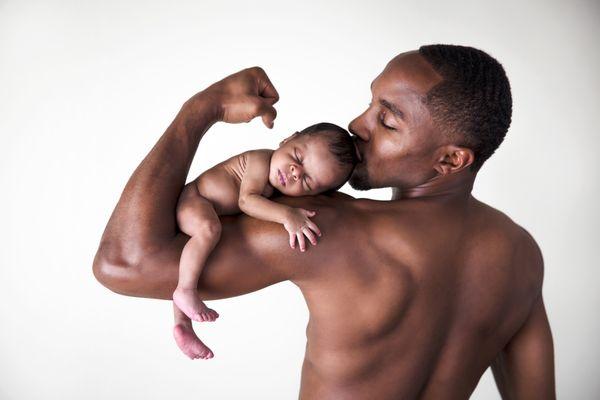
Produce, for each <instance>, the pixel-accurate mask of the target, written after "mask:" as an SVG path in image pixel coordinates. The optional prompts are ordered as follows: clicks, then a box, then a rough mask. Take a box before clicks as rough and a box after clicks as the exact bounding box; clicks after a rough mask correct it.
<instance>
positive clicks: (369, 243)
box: [94, 52, 555, 400]
mask: <svg viewBox="0 0 600 400" xmlns="http://www.w3.org/2000/svg"><path fill="white" fill-rule="evenodd" d="M439 80H440V77H439V76H438V75H437V74H436V73H435V71H434V70H433V69H432V68H431V67H430V66H429V64H427V62H426V61H425V60H424V59H422V58H421V57H420V56H419V55H418V54H417V53H414V52H412V53H405V54H401V55H399V56H398V57H396V58H394V59H393V60H392V61H391V62H390V63H389V64H388V66H387V67H386V69H385V70H384V71H383V72H382V73H381V74H380V75H379V76H378V77H377V78H376V79H375V81H374V82H373V85H372V91H373V99H372V101H371V104H370V105H369V108H368V109H367V110H366V111H365V112H364V113H363V114H361V115H360V116H359V117H357V118H356V119H355V120H354V121H352V123H351V124H350V130H351V132H352V133H354V134H355V135H357V138H358V140H357V148H358V150H359V153H360V155H361V156H362V162H361V164H359V166H358V167H357V169H356V170H355V173H354V174H353V176H352V178H351V182H352V184H353V185H355V186H356V187H360V186H362V187H384V186H388V187H393V188H394V198H393V199H392V200H391V201H373V200H366V199H353V198H351V197H349V196H346V195H342V194H335V195H332V196H323V195H321V196H310V197H297V198H289V197H280V198H277V199H275V200H276V201H279V202H281V203H282V204H287V205H290V206H294V207H303V208H306V209H311V210H312V209H314V210H316V211H317V215H316V216H315V218H314V219H315V221H316V223H317V224H318V225H319V227H320V228H321V230H322V232H323V238H322V240H320V243H319V245H318V246H316V247H311V248H310V249H309V250H308V251H307V252H305V253H299V252H295V251H292V250H290V249H289V247H287V246H286V240H287V237H286V235H285V232H284V230H283V229H281V227H280V226H279V225H277V224H274V223H270V222H265V221H261V220H258V219H254V218H251V217H248V216H245V215H240V216H230V217H224V218H222V219H221V222H222V227H223V228H222V234H221V239H220V242H219V244H218V245H217V246H216V247H215V249H214V251H213V252H212V253H211V256H210V257H209V259H208V260H207V264H206V267H205V269H204V272H203V274H202V277H201V279H200V282H199V285H198V292H199V294H200V296H201V297H202V298H205V299H218V298H226V297H233V296H237V295H241V294H243V293H248V292H252V291H255V290H259V289H261V288H264V287H266V286H269V285H272V284H275V283H277V282H281V281H284V280H290V281H292V282H293V283H294V284H296V285H297V286H298V287H299V288H300V290H301V291H302V293H303V295H304V298H305V300H306V303H307V306H308V309H309V312H310V319H309V323H308V327H307V345H306V354H305V359H304V363H303V366H302V380H301V389H300V394H299V397H300V398H301V399H336V400H337V399H413V398H420V399H440V398H444V399H465V398H468V397H469V395H470V394H471V392H472V391H473V390H474V388H475V386H476V385H477V382H478V381H479V379H480V377H481V375H482V374H483V372H484V371H485V369H486V368H487V367H488V366H490V365H492V368H493V372H494V375H495V378H496V382H497V384H498V388H499V391H500V393H501V394H502V396H503V397H504V398H507V399H530V398H535V399H552V398H554V397H555V395H554V365H553V345H552V336H551V333H550V328H549V325H548V320H547V318H546V313H545V309H544V304H543V300H542V293H541V288H542V278H543V261H542V256H541V253H540V251H539V249H538V247H537V245H536V243H535V241H534V240H533V238H532V237H531V236H530V235H529V234H528V233H527V232H526V231H525V230H524V229H522V228H521V227H519V226H518V225H517V224H515V223H514V222H513V221H512V220H510V219H509V218H508V217H507V216H506V215H504V214H502V213H501V212H499V211H497V210H495V209H493V208H491V207H489V206H487V205H485V204H483V203H481V202H480V201H478V200H476V199H475V198H474V197H473V196H472V195H471V188H472V185H473V182H474V179H475V173H474V172H472V171H471V170H470V169H469V168H468V166H469V165H470V164H471V163H472V162H473V153H472V151H470V150H469V149H466V148H462V147H460V146H457V145H455V144H453V142H452V141H451V140H450V139H449V138H447V137H446V136H445V135H443V134H442V133H441V132H439V131H438V130H437V129H436V127H434V125H433V122H432V120H431V117H430V115H429V113H428V111H427V109H426V107H424V106H423V103H422V102H421V101H420V99H421V96H423V95H424V94H425V93H426V92H427V91H428V90H429V89H430V88H431V87H433V86H434V85H435V84H436V83H437V82H439ZM277 99H278V95H277V92H276V91H275V89H274V88H273V86H272V85H271V83H270V82H269V80H268V78H267V77H266V75H265V74H264V72H263V71H262V70H260V69H249V70H245V71H241V72H239V73H238V74H234V75H232V76H230V77H228V78H226V79H224V80H223V81H220V82H217V83H216V84H214V85H212V86H211V87H209V88H207V89H206V90H204V91H203V92H200V93H198V94H197V95H196V96H194V97H193V98H192V99H190V101H188V102H187V103H186V104H185V105H184V106H183V107H182V110H181V111H180V113H179V114H178V116H177V117H176V118H175V121H174V122H173V123H172V124H171V126H170V127H169V128H168V129H167V131H166V132H165V134H164V135H163V136H162V137H161V139H160V140H159V141H158V143H157V144H156V146H155V147H154V148H153V149H152V151H151V152H150V153H149V154H148V156H147V157H146V159H145V160H144V161H143V162H142V164H141V165H140V166H139V167H138V169H137V170H136V171H135V172H134V174H133V175H132V177H131V179H130V181H129V182H128V184H127V186H126V187H125V190H124V192H123V195H122V197H121V199H120V201H119V203H118V204H117V207H116V209H115V211H114V213H113V215H112V217H111V219H110V221H109V223H108V226H107V228H106V231H105V233H104V236H103V238H102V241H101V243H100V247H99V250H98V253H97V255H96V258H95V262H94V273H95V275H96V277H97V279H98V280H99V281H100V282H102V283H103V284H104V285H105V286H107V287H108V288H110V289H111V290H113V291H115V292H117V293H122V294H126V295H130V296H143V297H153V298H164V299H168V298H169V297H170V295H171V293H172V291H173V289H174V288H175V286H176V284H177V269H178V260H179V255H180V254H181V249H182V248H183V245H184V244H185V242H186V241H187V239H188V237H187V236H186V235H184V234H182V233H180V232H178V230H177V227H176V223H175V218H174V210H175V206H176V201H177V197H178V195H179V192H180V191H181V188H182V187H183V184H184V182H185V178H186V175H187V171H188V169H189V165H190V163H191V160H192V158H193V155H194V152H195V150H196V148H197V146H198V144H199V141H200V139H201V138H202V136H203V135H204V133H205V132H206V130H207V129H208V128H209V127H210V126H211V125H212V124H213V123H214V122H215V121H225V122H232V123H236V122H243V121H248V120H250V119H251V118H253V117H255V116H262V118H263V121H264V122H265V124H266V125H267V126H272V122H273V120H274V118H275V111H274V109H273V104H274V103H275V102H276V101H277ZM382 100H385V101H382ZM389 103H392V104H396V105H397V106H398V107H401V108H402V110H403V113H402V116H401V117H400V116H399V115H395V114H394V113H392V111H391V108H390V107H389ZM390 128H391V129H390ZM167 159H168V160H170V163H169V165H165V163H164V160H167ZM157 179H158V180H159V181H160V182H161V184H156V181H157ZM140 214H141V215H143V216H144V218H139V215H140ZM240 257H244V263H238V262H236V261H237V260H238V259H239V258H240Z"/></svg>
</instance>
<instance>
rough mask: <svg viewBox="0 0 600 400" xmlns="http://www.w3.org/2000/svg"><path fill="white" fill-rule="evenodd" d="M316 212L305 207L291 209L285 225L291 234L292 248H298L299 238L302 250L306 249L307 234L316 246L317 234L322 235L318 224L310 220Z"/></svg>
mask: <svg viewBox="0 0 600 400" xmlns="http://www.w3.org/2000/svg"><path fill="white" fill-rule="evenodd" d="M315 214H316V212H315V211H308V210H305V209H303V208H292V209H290V211H289V213H288V215H287V216H286V218H285V222H284V223H283V226H284V227H285V230H287V231H288V233H289V235H290V247H291V248H292V249H295V248H296V239H298V244H299V245H300V251H304V250H306V244H305V241H304V236H306V237H307V238H308V240H309V241H310V242H311V243H312V244H313V245H315V246H316V244H317V238H316V236H315V234H317V235H318V236H321V231H320V230H319V228H318V227H317V225H315V223H314V222H312V221H311V220H310V217H314V216H315Z"/></svg>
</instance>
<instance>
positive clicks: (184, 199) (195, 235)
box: [173, 182, 221, 359]
mask: <svg viewBox="0 0 600 400" xmlns="http://www.w3.org/2000/svg"><path fill="white" fill-rule="evenodd" d="M177 224H178V225H179V228H180V229H181V230H182V231H183V232H184V233H186V234H187V235H189V236H190V239H189V241H188V242H187V243H186V245H185V247H184V248H183V251H182V253H181V259H180V262H179V282H178V284H177V289H176V290H175V292H174V293H173V303H174V305H173V311H174V314H175V328H174V331H173V334H174V336H175V340H176V341H177V344H178V345H179V347H180V348H181V350H182V351H183V352H184V353H185V354H186V355H187V356H188V357H190V358H192V359H194V358H212V356H213V354H212V351H211V350H210V349H209V348H208V347H206V346H205V345H204V344H203V343H202V342H201V341H200V339H198V338H197V336H196V335H195V333H194V331H193V328H192V324H191V321H190V319H192V320H194V321H199V322H203V321H214V320H215V319H216V318H217V317H218V316H219V314H217V312H216V311H214V310H212V309H210V308H208V307H207V306H206V305H205V304H204V302H202V300H201V299H200V298H199V296H198V292H197V290H196V289H197V287H198V279H199V278H200V275H201V274H202V269H203V268H204V264H205V263H206V260H207V258H208V256H209V255H210V252H211V251H212V250H213V249H214V247H215V246H216V244H217V243H218V242H219V239H220V237H221V223H220V221H219V217H218V216H217V213H216V211H215V208H214V207H213V205H212V203H211V202H210V201H208V200H207V199H206V198H205V197H203V196H201V195H200V192H199V191H198V189H197V186H196V183H195V182H191V183H189V184H187V185H186V186H185V187H184V189H183V191H182V193H181V196H180V198H179V203H178V205H177Z"/></svg>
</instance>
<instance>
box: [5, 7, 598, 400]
mask: <svg viewBox="0 0 600 400" xmlns="http://www.w3.org/2000/svg"><path fill="white" fill-rule="evenodd" d="M206 3H208V2H205V3H203V2H188V3H182V4H178V5H175V4H174V2H149V1H140V2H126V1H97V2H91V1H75V0H74V1H69V2H67V1H63V2H61V1H47V2H28V1H21V2H17V1H0V143H1V149H2V155H1V156H0V188H1V193H2V195H1V196H0V221H1V226H2V229H1V231H0V243H1V246H2V247H1V251H0V264H1V268H0V285H1V290H0V321H1V322H0V324H1V325H0V399H170V398H174V397H175V396H176V395H178V396H179V395H186V396H195V397H198V398H206V399H237V398H247V399H294V398H296V397H297V393H298V389H299V382H300V367H301V363H302V357H303V354H304V345H305V339H306V337H305V325H306V322H307V318H308V312H307V309H306V306H305V304H304V301H303V298H302V296H301V294H300V292H299V290H298V289H297V288H296V287H295V286H294V285H292V284H291V283H289V282H286V283H281V284H279V285H275V286H272V287H270V288H267V289H265V290H262V291H259V292H257V293H253V294H249V295H245V296H241V297H238V298H234V299H227V300H221V301H214V302H211V303H209V304H210V305H211V306H212V307H214V308H215V309H216V310H217V311H218V312H219V313H220V315H221V317H220V318H219V320H218V322H216V323H214V324H202V325H199V326H198V325H197V326H198V327H199V329H198V331H199V333H200V336H201V337H202V338H203V339H204V340H205V341H206V343H207V344H208V345H209V346H210V347H211V348H212V349H213V351H214V352H215V358H214V359H212V360H209V361H201V360H199V361H190V360H188V359H187V358H186V357H184V356H183V355H182V354H180V353H179V351H178V349H177V347H176V345H175V344H174V342H173V340H172V336H171V326H172V316H171V305H170V303H169V302H166V301H158V300H145V299H137V298H129V297H123V296H118V295H116V294H113V293H111V292H109V291H108V290H107V289H105V288H104V287H103V286H101V285H100V284H99V283H98V282H96V281H95V279H94V277H93V275H92V269H91V267H92V259H93V256H94V253H95V251H96V248H97V245H98V243H99V239H100V236H101V234H102V231H103V229H104V226H105V224H106V222H107V220H108V217H109V215H110V213H111V212H112V209H113V207H114V205H115V204H116V201H117V199H118V197H119V195H120V193H121V190H122V189H123V187H124V185H125V183H126V181H127V179H128V177H129V175H130V174H131V172H132V171H133V170H134V168H135V167H136V166H137V164H138V163H139V162H140V161H141V159H142V158H143V157H144V155H145V154H146V153H147V152H148V151H149V150H150V148H151V147H152V145H153V144H154V143H155V141H156V140H157V139H158V137H159V136H160V135H161V134H162V133H163V131H164V129H165V128H166V127H167V126H168V125H169V123H170V122H171V120H172V118H173V117H174V116H175V114H176V112H177V111H178V110H179V108H180V106H181V105H182V103H183V102H184V101H185V100H186V99H187V98H188V97H190V96H191V95H193V94H194V93H196V92H197V91H199V90H201V89H202V88H204V87H206V86H207V85H209V84H210V83H212V82H214V81H216V80H218V79H221V78H222V77H224V76H225V75H227V74H229V73H232V72H235V71H237V70H239V69H241V68H243V67H247V66H252V65H261V66H262V67H264V68H265V70H266V71H267V73H268V74H269V75H270V77H271V79H272V81H273V83H274V84H275V85H276V87H277V88H278V90H279V93H280V95H281V101H280V102H279V104H278V111H279V117H278V119H277V121H276V124H275V129H274V131H267V130H266V129H265V128H264V127H263V126H262V125H261V123H260V121H255V122H252V123H250V124H248V125H236V126H232V125H224V124H219V125H217V126H215V127H214V128H213V129H212V130H211V131H210V132H209V134H208V135H207V136H206V137H205V139H204V140H203V141H202V143H201V145H200V149H199V151H198V153H197V156H196V160H195V161H194V164H193V166H192V172H191V174H193V175H194V176H196V175H197V174H198V173H199V172H201V171H202V170H204V169H205V168H207V167H209V166H211V165H213V164H214V163H216V162H218V161H220V160H222V159H224V158H225V157H228V156H229V155H232V154H235V153H238V152H240V151H242V150H245V149H248V148H258V147H272V146H276V144H277V143H278V142H279V141H280V140H281V139H282V138H283V137H284V136H285V135H287V134H289V133H290V132H292V131H294V130H296V129H298V128H302V127H305V126H307V125H309V124H311V123H313V122H317V121H323V120H325V121H331V122H335V123H338V124H340V125H343V126H346V125H347V123H348V122H349V121H350V120H351V119H352V118H353V117H354V116H356V115H358V114H359V113H360V112H361V111H362V110H363V109H364V108H365V107H366V106H367V104H368V103H369V101H370V92H369V84H370V82H371V80H372V79H373V78H375V76H376V75H377V74H378V73H379V72H380V71H381V69H382V68H383V67H384V66H385V64H386V63H387V61H388V60H389V59H390V58H392V57H393V56H394V55H396V54H397V53H399V52H402V51H406V50H411V49H415V48H417V47H418V46H419V45H421V44H428V43H439V42H443V43H453V44H466V45H472V46H475V47H480V48H482V49H484V50H486V51H488V52H489V53H491V54H492V55H493V56H495V57H497V58H498V59H499V60H500V61H501V62H502V63H503V65H504V66H505V68H506V70H507V73H508V76H509V78H510V80H511V84H512V88H513V98H514V115H513V124H512V126H511V129H510V131H509V133H508V136H507V138H506V140H505V142H504V143H503V145H502V146H501V147H500V149H499V150H498V152H497V154H496V155H494V156H493V157H492V159H490V160H489V161H488V162H487V164H486V165H485V166H484V167H483V169H482V171H481V173H480V176H479V177H478V180H477V182H476V187H475V190H474V192H475V196H476V197H478V198H479V199H480V200H482V201H484V202H487V203H489V204H490V205H492V206H494V207H497V208H499V209H500V210H503V211H504V212H506V213H507V214H508V215H509V216H511V217H512V218H513V219H514V220H516V221H517V222H518V223H520V224H521V225H523V226H524V227H525V228H526V229H528V230H529V231H530V232H531V233H532V234H533V235H534V236H535V238H536V239H537V241H538V243H539V244H540V246H541V248H542V251H543V253H544V257H545V261H546V277H545V287H544V295H545V299H546V305H547V309H548V313H549V318H550V322H551V325H552V329H553V333H554V339H555V349H556V370H557V388H558V394H559V397H562V398H566V399H591V398H597V397H596V396H597V393H598V391H599V390H600V384H599V383H598V374H599V372H600V371H599V368H598V367H599V360H600V346H599V345H598V344H597V332H598V328H599V323H598V305H599V300H600V295H599V293H600V291H599V290H598V289H597V286H598V283H599V277H600V274H599V272H598V262H597V258H596V257H597V245H598V233H597V230H598V228H599V215H598V207H597V206H595V204H596V201H597V199H596V196H597V195H598V194H599V187H598V182H599V176H598V175H599V174H598V165H597V161H594V160H595V156H594V154H595V153H596V152H597V146H598V140H597V134H598V132H597V129H598V126H599V125H600V113H599V112H598V107H599V106H600V102H599V100H600V96H599V91H600V85H599V79H598V71H600V57H599V54H598V50H599V40H598V38H600V28H599V27H600V23H599V22H600V6H599V5H598V3H597V2H594V1H591V0H590V1H569V2H567V1H563V2H557V1H554V2H552V1H542V0H534V1H527V2H522V1H516V0H510V1H502V2H497V1H474V0H473V1H460V2H458V1H453V2H444V1H439V2H426V1H388V2H382V1H379V2H377V1H370V2H348V1H332V2H328V3H327V4H322V3H324V2H307V1H304V2H289V4H286V3H287V2H283V1H269V2H259V1H254V2H243V1H239V2H231V1H229V2H227V1H223V2H220V4H219V5H217V4H216V3H217V2H210V4H206ZM367 3H368V4H367ZM343 190H344V191H346V192H347V193H350V194H352V195H356V196H361V197H362V196H366V197H372V198H377V199H387V198H389V196H390V191H389V190H387V189H383V190H377V191H370V192H368V193H357V192H354V191H353V190H351V189H350V188H349V187H348V186H345V187H344V188H343ZM594 247H596V248H594ZM473 398H475V399H498V398H499V396H498V394H497V392H496V389H495V386H494V383H493V379H492V377H491V374H489V372H488V373H486V374H485V375H484V377H483V378H482V380H481V382H480V384H479V386H478V388H477V390H476V391H475V393H474V395H473Z"/></svg>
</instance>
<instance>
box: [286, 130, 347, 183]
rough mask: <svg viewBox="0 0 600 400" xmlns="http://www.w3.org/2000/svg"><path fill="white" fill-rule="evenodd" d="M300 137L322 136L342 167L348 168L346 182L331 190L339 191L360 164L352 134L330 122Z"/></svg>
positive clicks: (305, 131) (302, 132) (304, 131)
mask: <svg viewBox="0 0 600 400" xmlns="http://www.w3.org/2000/svg"><path fill="white" fill-rule="evenodd" d="M298 134H300V135H321V136H322V137H323V138H325V139H326V140H327V142H328V145H329V152H330V153H331V154H332V155H333V156H334V157H335V159H336V161H337V162H338V164H339V165H340V167H343V168H348V170H349V172H348V176H347V177H346V179H344V181H343V182H342V183H341V184H340V185H339V186H337V187H336V188H333V189H331V190H338V189H339V188H341V187H342V186H344V183H346V181H347V180H348V178H350V175H351V174H352V171H353V170H354V166H355V165H356V163H357V162H358V156H357V155H356V149H355V147H354V141H353V140H352V136H350V133H349V132H348V131H347V130H345V129H344V128H342V127H340V126H337V125H336V124H332V123H330V122H319V123H318V124H314V125H311V126H309V127H307V128H304V129H302V130H301V131H300V132H298Z"/></svg>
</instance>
